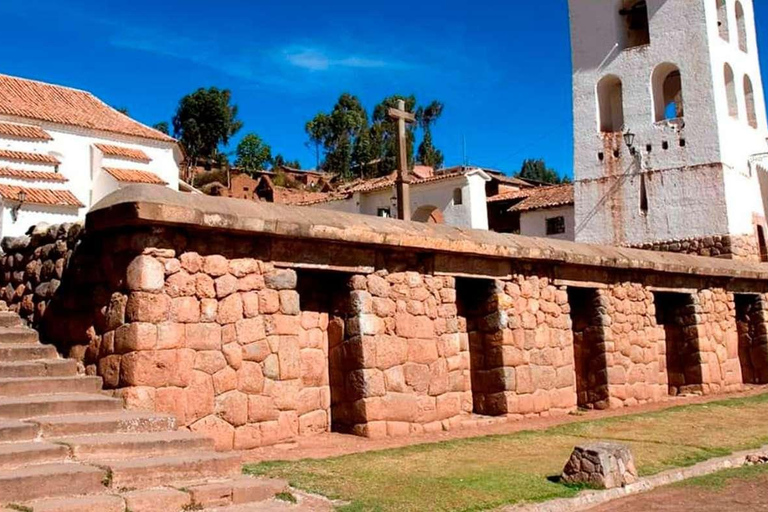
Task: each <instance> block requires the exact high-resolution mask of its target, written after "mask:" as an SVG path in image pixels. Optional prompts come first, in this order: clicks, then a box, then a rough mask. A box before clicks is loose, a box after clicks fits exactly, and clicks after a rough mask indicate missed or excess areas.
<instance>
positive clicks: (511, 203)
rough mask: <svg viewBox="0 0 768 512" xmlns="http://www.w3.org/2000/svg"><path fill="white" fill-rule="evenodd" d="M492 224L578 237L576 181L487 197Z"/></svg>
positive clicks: (537, 233) (500, 228) (522, 232)
mask: <svg viewBox="0 0 768 512" xmlns="http://www.w3.org/2000/svg"><path fill="white" fill-rule="evenodd" d="M488 212H489V217H490V220H491V223H490V227H491V229H492V230H494V231H498V232H501V233H516V234H520V235H524V236H535V237H539V238H556V239H559V240H571V241H573V240H574V239H575V233H574V230H575V226H576V223H575V216H574V206H573V185H571V184H564V185H550V186H539V187H524V188H523V187H521V188H518V189H516V190H507V191H504V192H501V193H499V194H497V195H495V196H492V197H489V198H488Z"/></svg>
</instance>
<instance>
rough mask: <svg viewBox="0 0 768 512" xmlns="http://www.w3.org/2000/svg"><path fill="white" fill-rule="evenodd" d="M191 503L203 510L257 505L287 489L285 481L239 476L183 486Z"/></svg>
mask: <svg viewBox="0 0 768 512" xmlns="http://www.w3.org/2000/svg"><path fill="white" fill-rule="evenodd" d="M184 489H185V490H186V491H187V492H188V493H189V494H190V496H191V497H192V503H193V504H195V505H197V506H199V507H204V508H209V507H222V506H229V505H241V504H244V503H250V504H254V503H259V502H264V501H268V500H271V499H272V498H274V497H275V495H276V494H278V493H280V492H283V491H285V490H287V489H288V482H287V481H285V480H277V479H267V478H253V477H249V476H241V477H236V478H231V479H228V480H224V481H220V482H211V483H205V484H200V485H191V486H185V487H184Z"/></svg>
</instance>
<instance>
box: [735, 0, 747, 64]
mask: <svg viewBox="0 0 768 512" xmlns="http://www.w3.org/2000/svg"><path fill="white" fill-rule="evenodd" d="M736 30H737V31H738V33H739V48H740V49H741V51H743V52H746V51H748V46H747V19H746V18H745V17H744V7H743V6H742V5H741V2H736Z"/></svg>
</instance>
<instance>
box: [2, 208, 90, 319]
mask: <svg viewBox="0 0 768 512" xmlns="http://www.w3.org/2000/svg"><path fill="white" fill-rule="evenodd" d="M82 231H83V225H82V224H80V223H74V224H61V225H54V226H49V225H47V224H40V225H38V226H35V227H34V228H33V229H32V230H31V231H30V234H29V235H27V236H22V237H18V238H5V239H3V241H2V245H1V246H0V248H2V251H3V254H2V260H1V262H0V269H2V272H1V273H0V301H2V302H4V303H5V304H6V305H7V306H8V307H9V308H10V309H11V310H12V311H15V312H17V313H19V314H20V315H21V316H22V317H24V318H26V319H27V320H29V321H31V322H33V323H38V322H39V321H40V320H41V319H42V317H43V315H44V314H45V309H46V307H47V305H48V303H49V302H50V300H51V299H52V298H53V296H54V295H55V294H56V291H57V289H58V287H59V285H60V284H61V280H62V277H63V275H64V271H65V269H66V268H67V266H68V265H69V261H70V259H71V258H72V253H73V251H74V250H75V248H76V247H77V246H78V242H79V241H80V237H81V235H82Z"/></svg>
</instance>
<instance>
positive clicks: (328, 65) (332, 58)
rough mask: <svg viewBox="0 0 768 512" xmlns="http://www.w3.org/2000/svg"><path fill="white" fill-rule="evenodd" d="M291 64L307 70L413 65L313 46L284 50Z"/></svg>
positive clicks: (284, 54) (387, 67)
mask: <svg viewBox="0 0 768 512" xmlns="http://www.w3.org/2000/svg"><path fill="white" fill-rule="evenodd" d="M282 54H283V56H284V58H285V61H286V62H288V64H290V65H291V66H294V67H297V68H301V69H305V70H307V71H332V70H334V69H370V70H374V69H392V68H398V69H402V68H406V67H411V66H410V65H408V64H405V63H403V62H399V61H394V60H393V61H387V60H384V59H380V58H374V57H363V56H360V55H343V52H341V51H337V52H329V51H325V50H321V49H318V48H311V47H288V48H286V49H284V50H283V52H282Z"/></svg>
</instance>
